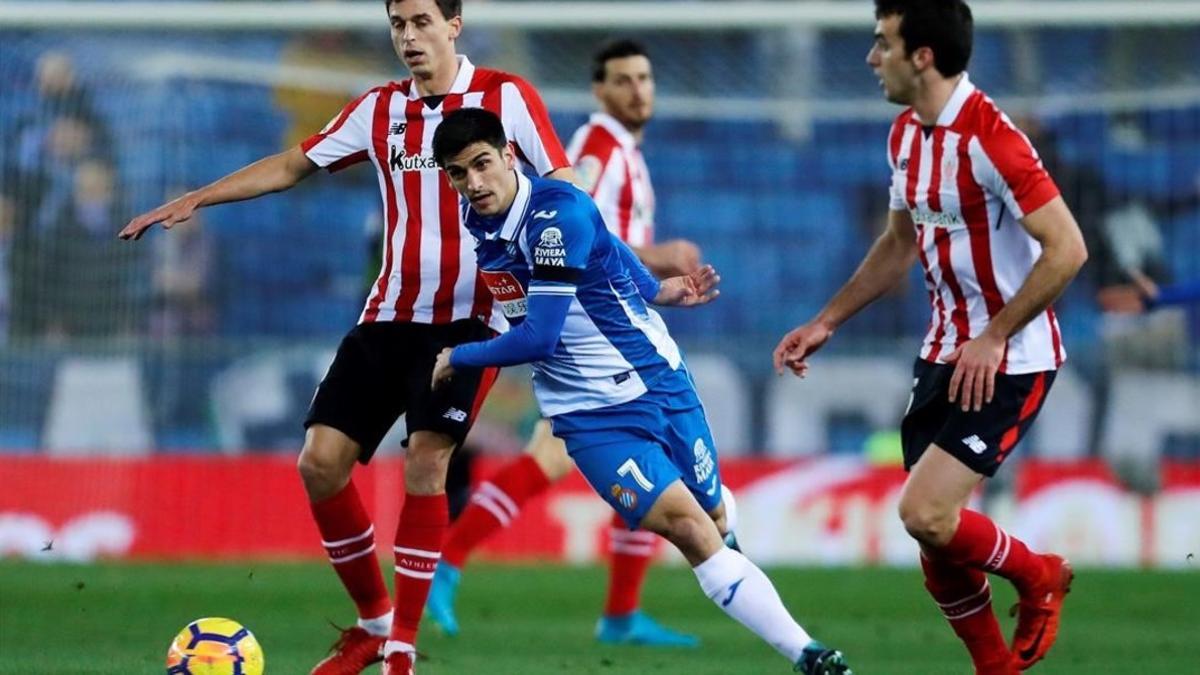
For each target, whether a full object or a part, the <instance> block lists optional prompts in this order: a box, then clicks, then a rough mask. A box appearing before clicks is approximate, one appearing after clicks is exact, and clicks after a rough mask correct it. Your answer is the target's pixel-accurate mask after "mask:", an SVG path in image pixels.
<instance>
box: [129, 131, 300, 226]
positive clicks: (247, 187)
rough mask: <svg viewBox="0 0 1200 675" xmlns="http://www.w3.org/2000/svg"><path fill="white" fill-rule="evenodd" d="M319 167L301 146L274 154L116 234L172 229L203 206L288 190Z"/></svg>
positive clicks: (148, 212) (189, 194) (163, 207)
mask: <svg viewBox="0 0 1200 675" xmlns="http://www.w3.org/2000/svg"><path fill="white" fill-rule="evenodd" d="M316 170H317V165H316V164H313V162H312V160H310V159H309V158H308V157H307V156H305V154H304V151H303V150H301V149H300V147H299V146H296V147H294V148H292V149H291V150H286V151H284V152H281V153H279V154H277V155H271V156H270V157H265V158H263V159H260V160H258V161H257V162H255V163H253V164H250V165H248V166H245V167H242V168H241V169H238V170H237V171H234V172H233V173H231V174H229V175H227V176H225V177H223V178H220V179H218V180H216V181H215V182H212V183H209V184H208V185H206V186H204V187H202V188H200V189H198V190H193V191H192V192H189V193H187V194H185V195H183V196H181V197H179V198H177V199H173V200H171V201H169V202H167V203H166V204H163V205H162V206H159V207H158V208H156V209H154V210H152V211H147V212H146V213H143V214H142V215H140V216H138V217H136V218H134V219H133V220H131V221H129V224H127V225H126V226H125V227H124V228H123V229H122V230H121V232H120V233H119V234H118V235H117V236H118V237H120V238H122V239H134V240H137V239H141V238H142V235H144V234H145V233H146V230H148V229H150V228H151V227H152V226H153V225H154V224H155V223H162V226H163V228H164V229H167V230H169V229H171V227H173V226H174V225H175V223H181V222H183V221H185V220H187V219H188V218H191V217H192V213H194V212H195V211H196V209H198V208H200V207H201V206H210V205H212V204H224V203H226V202H238V201H242V200H245V199H253V198H254V197H258V196H260V195H264V194H267V193H269V192H280V191H282V190H286V189H288V188H290V187H292V186H293V185H295V184H296V183H298V182H300V181H301V180H303V179H304V178H307V177H308V176H310V175H311V174H312V173H313V172H314V171H316Z"/></svg>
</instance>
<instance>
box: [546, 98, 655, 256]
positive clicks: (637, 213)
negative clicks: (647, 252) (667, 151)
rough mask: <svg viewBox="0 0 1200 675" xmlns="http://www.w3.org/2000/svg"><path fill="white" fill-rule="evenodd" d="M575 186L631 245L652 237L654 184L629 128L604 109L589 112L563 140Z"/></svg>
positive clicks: (645, 244) (648, 241)
mask: <svg viewBox="0 0 1200 675" xmlns="http://www.w3.org/2000/svg"><path fill="white" fill-rule="evenodd" d="M567 156H568V157H570V158H571V163H572V164H574V165H575V177H576V180H577V181H578V182H579V186H580V187H581V188H583V189H584V190H587V192H588V194H590V195H591V196H592V199H593V200H594V201H595V202H596V206H597V207H599V208H600V215H601V216H603V217H604V224H605V225H607V226H608V229H609V230H610V231H611V232H612V233H613V234H615V235H617V236H618V237H620V238H621V241H623V242H625V243H626V244H629V245H630V246H649V245H650V244H653V243H654V188H652V187H651V186H650V171H649V170H648V169H647V168H646V160H645V159H643V158H642V151H641V150H640V149H639V148H638V145H637V141H636V140H634V138H633V134H631V133H629V131H628V130H627V129H626V128H625V126H624V125H623V124H621V123H620V122H618V121H617V119H616V118H615V117H613V116H612V115H609V114H607V113H601V112H598V113H593V114H592V116H591V118H590V119H589V120H588V122H587V124H585V125H583V126H581V127H579V129H578V130H576V131H575V135H574V136H573V137H571V142H570V144H568V145H567Z"/></svg>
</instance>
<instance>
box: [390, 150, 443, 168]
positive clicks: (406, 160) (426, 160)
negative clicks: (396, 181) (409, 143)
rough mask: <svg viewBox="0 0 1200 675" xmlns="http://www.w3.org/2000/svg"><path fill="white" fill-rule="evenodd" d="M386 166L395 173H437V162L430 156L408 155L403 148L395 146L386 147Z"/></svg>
mask: <svg viewBox="0 0 1200 675" xmlns="http://www.w3.org/2000/svg"><path fill="white" fill-rule="evenodd" d="M388 150H389V153H390V154H389V159H388V166H389V167H390V168H391V170H392V171H393V172H396V171H437V170H438V165H437V162H435V161H433V156H432V155H410V154H408V151H406V150H405V149H404V148H401V147H398V146H396V145H395V144H389V145H388Z"/></svg>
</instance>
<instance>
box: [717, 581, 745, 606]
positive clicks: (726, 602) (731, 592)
mask: <svg viewBox="0 0 1200 675" xmlns="http://www.w3.org/2000/svg"><path fill="white" fill-rule="evenodd" d="M745 580H746V578H745V577H742V578H741V579H738V580H737V581H735V582H733V585H732V586H730V587H729V595H727V596H725V599H724V600H722V601H721V606H722V607H728V606H729V603H731V602H733V596H735V595H737V589H738V586H741V585H742V582H743V581H745Z"/></svg>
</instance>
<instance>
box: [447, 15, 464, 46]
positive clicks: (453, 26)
mask: <svg viewBox="0 0 1200 675" xmlns="http://www.w3.org/2000/svg"><path fill="white" fill-rule="evenodd" d="M447 23H449V24H450V39H451V40H457V39H458V36H459V35H460V34H462V25H463V24H462V16H461V15H460V16H456V17H454V18H452V19H450V20H449V21H448V22H447Z"/></svg>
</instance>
